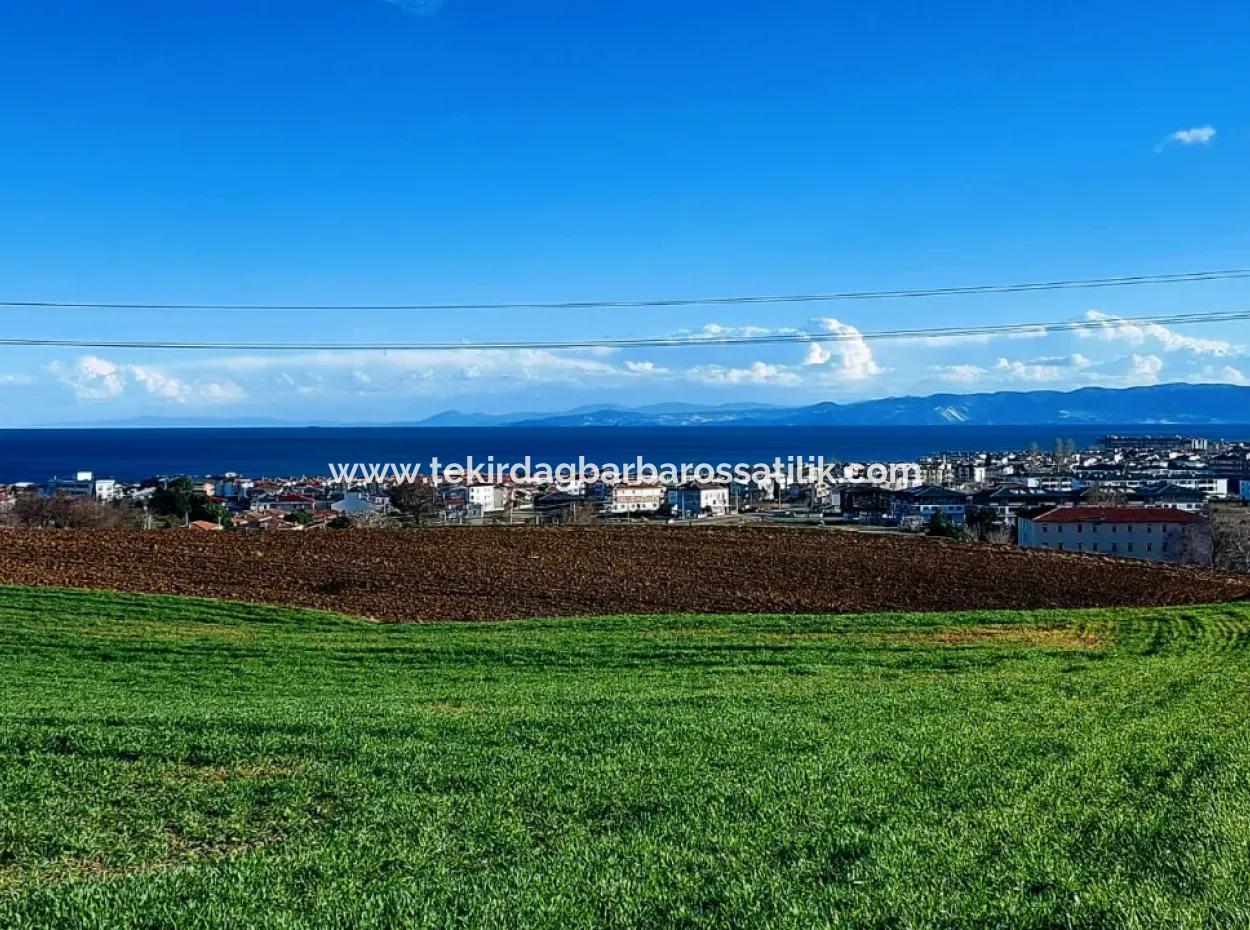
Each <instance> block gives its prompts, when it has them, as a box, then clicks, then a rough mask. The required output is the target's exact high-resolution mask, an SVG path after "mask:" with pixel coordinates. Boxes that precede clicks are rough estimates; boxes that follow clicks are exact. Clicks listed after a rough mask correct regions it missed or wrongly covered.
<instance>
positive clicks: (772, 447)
mask: <svg viewBox="0 0 1250 930" xmlns="http://www.w3.org/2000/svg"><path fill="white" fill-rule="evenodd" d="M1108 433H1123V434H1134V435H1144V434H1163V435H1173V434H1177V433H1182V434H1184V435H1193V436H1206V437H1208V438H1213V439H1218V438H1224V439H1250V425H1244V426H1218V427H1178V426H1140V425H1137V426H1112V425H1101V426H1087V425H1082V426H1056V425H1050V424H1047V425H1039V426H914V427H898V426H851V427H841V426H828V427H800V426H770V427H757V426H749V427H742V426H699V427H689V428H681V427H666V428H649V427H647V428H639V427H573V428H551V427H549V428H537V429H534V428H514V427H480V428H466V427H333V428H331V427H325V428H322V427H295V428H272V427H261V428H217V427H213V428H187V429H168V428H153V429H38V430H35V429H26V430H0V482H14V481H40V482H41V481H46V480H47V479H48V478H50V477H52V476H54V475H61V476H66V475H71V474H73V473H74V472H76V471H92V472H94V473H95V474H96V476H97V477H110V478H117V479H118V480H121V481H138V480H141V479H143V478H149V477H154V476H159V475H179V474H190V475H218V474H222V473H225V472H237V473H239V474H244V475H249V476H266V475H267V476H279V475H325V474H327V473H328V471H329V468H328V465H329V463H331V462H336V463H337V462H343V463H350V462H365V463H368V462H396V463H412V464H418V463H419V464H421V465H423V466H426V467H428V463H429V462H430V460H431V459H432V458H434V457H437V458H438V459H439V460H440V461H441V462H443V463H448V462H457V463H462V462H464V461H465V459H466V458H467V457H468V456H472V457H473V458H474V460H475V461H482V460H484V459H485V458H486V457H487V456H491V455H493V456H494V458H495V461H496V462H519V461H521V460H523V459H524V457H525V456H527V455H528V456H530V457H531V460H532V461H533V463H535V464H537V463H539V462H547V463H549V464H551V465H553V466H554V465H557V464H560V463H563V462H570V463H574V464H575V463H577V461H578V457H579V456H584V457H585V460H586V461H587V462H592V463H594V464H596V465H606V464H610V463H611V464H626V463H632V462H633V461H634V460H635V458H636V457H637V456H642V457H643V459H644V460H646V461H648V462H651V463H653V464H656V465H662V464H663V463H665V462H672V463H675V464H681V463H690V464H695V463H701V462H708V463H711V464H718V463H720V462H728V463H731V464H737V463H739V462H745V463H748V464H754V463H756V462H771V461H772V460H773V458H774V457H776V456H781V457H782V458H785V457H786V456H788V455H823V456H825V458H826V459H834V460H840V461H854V462H865V463H866V462H909V461H914V460H915V459H917V458H919V457H921V456H924V455H930V454H935V453H940V452H969V451H979V450H987V451H1005V450H1023V449H1027V448H1028V447H1029V446H1030V444H1031V443H1037V444H1038V445H1039V446H1040V447H1041V448H1042V449H1046V450H1049V449H1050V448H1052V447H1053V445H1054V442H1055V440H1056V439H1057V438H1058V439H1064V440H1068V439H1070V440H1072V441H1073V442H1074V443H1075V444H1076V445H1077V446H1078V447H1087V446H1090V445H1093V444H1095V443H1096V442H1097V441H1098V440H1099V438H1101V437H1102V436H1104V435H1106V434H1108Z"/></svg>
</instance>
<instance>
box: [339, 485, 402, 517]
mask: <svg viewBox="0 0 1250 930" xmlns="http://www.w3.org/2000/svg"><path fill="white" fill-rule="evenodd" d="M390 506H391V502H390V499H389V498H387V497H386V495H384V494H370V493H368V492H367V491H344V492H343V496H342V498H340V499H339V500H336V501H334V502H333V503H331V504H330V509H331V510H333V511H334V512H335V513H336V514H345V515H348V516H350V515H352V514H362V513H385V512H386V511H387V510H389V509H390Z"/></svg>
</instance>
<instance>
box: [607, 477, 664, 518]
mask: <svg viewBox="0 0 1250 930" xmlns="http://www.w3.org/2000/svg"><path fill="white" fill-rule="evenodd" d="M663 503H664V488H662V487H660V486H659V485H658V484H625V483H621V484H617V485H613V486H612V488H611V501H610V503H609V505H608V511H609V512H610V513H652V512H654V511H656V510H658V509H659V508H660V506H661V505H662V504H663Z"/></svg>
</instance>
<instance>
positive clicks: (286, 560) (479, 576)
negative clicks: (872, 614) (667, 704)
mask: <svg viewBox="0 0 1250 930" xmlns="http://www.w3.org/2000/svg"><path fill="white" fill-rule="evenodd" d="M0 584H25V585H53V586H57V585H63V586H72V587H84V588H101V589H108V590H126V591H141V592H146V593H159V594H184V595H195V596H202V597H221V598H229V599H234V600H244V601H256V602H268V603H277V604H285V605H291V606H299V607H312V608H319V609H327V610H336V611H339V612H342V613H348V614H353V615H357V616H363V617H369V618H374V619H380V620H395V621H422V620H497V619H511V618H520V617H533V616H545V617H552V616H570V615H572V616H578V615H603V614H618V613H626V612H628V613H647V614H666V613H828V612H867V611H883V610H886V611H888V610H912V611H920V610H967V609H1027V608H1045V607H1098V606H1121V605H1122V606H1156V605H1164V604H1193V603H1212V602H1216V601H1231V600H1237V599H1240V598H1246V597H1250V575H1240V576H1239V575H1230V574H1220V573H1217V572H1211V571H1199V570H1196V569H1188V568H1175V567H1168V566H1160V565H1152V564H1150V563H1147V562H1142V561H1134V560H1131V559H1115V558H1110V557H1100V556H1097V555H1078V554H1075V553H1061V552H1043V551H1026V550H1022V549H1016V548H1014V547H1009V546H987V545H975V544H967V543H957V542H952V541H949V540H937V539H926V538H919V537H909V536H898V535H885V534H869V533H848V532H834V531H818V530H796V529H792V528H766V527H724V526H721V527H697V528H695V527H690V528H687V527H665V526H661V527H542V528H535V527H516V528H507V527H469V528H441V529H422V530H394V531H386V530H361V531H350V532H336V531H330V530H325V531H316V532H306V533H263V534H250V533H233V532H232V533H202V532H192V531H184V530H172V531H165V532H150V533H143V532H135V531H130V532H127V531H115V532H104V531H69V530H62V531H39V530H27V531H21V530H10V531H3V532H0Z"/></svg>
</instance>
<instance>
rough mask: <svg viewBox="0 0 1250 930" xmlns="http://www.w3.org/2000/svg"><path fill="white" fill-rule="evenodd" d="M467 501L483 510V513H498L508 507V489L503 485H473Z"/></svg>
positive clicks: (469, 490)
mask: <svg viewBox="0 0 1250 930" xmlns="http://www.w3.org/2000/svg"><path fill="white" fill-rule="evenodd" d="M466 500H467V501H468V502H469V503H470V504H476V505H477V506H478V507H480V508H482V513H498V512H499V511H501V510H503V509H504V508H506V507H507V506H508V489H507V488H506V487H504V486H503V485H502V484H471V485H469V486H468V492H467V495H466Z"/></svg>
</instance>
